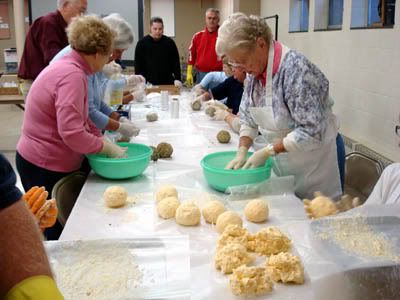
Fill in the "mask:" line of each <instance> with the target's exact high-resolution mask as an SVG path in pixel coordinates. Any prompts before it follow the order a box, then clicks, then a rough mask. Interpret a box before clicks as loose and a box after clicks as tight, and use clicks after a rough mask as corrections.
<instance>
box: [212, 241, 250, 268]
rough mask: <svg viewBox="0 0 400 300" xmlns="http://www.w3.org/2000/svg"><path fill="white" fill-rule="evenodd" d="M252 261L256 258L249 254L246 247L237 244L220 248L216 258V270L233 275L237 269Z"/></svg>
mask: <svg viewBox="0 0 400 300" xmlns="http://www.w3.org/2000/svg"><path fill="white" fill-rule="evenodd" d="M252 261H254V257H253V256H252V255H251V254H250V253H248V252H247V249H246V247H245V246H243V245H241V244H235V243H233V244H227V245H225V246H224V247H222V248H220V249H219V250H217V253H216V255H215V257H214V262H215V268H216V269H217V270H221V271H222V273H224V274H231V273H232V271H233V270H234V269H236V268H237V267H239V266H241V265H247V264H249V263H251V262H252Z"/></svg>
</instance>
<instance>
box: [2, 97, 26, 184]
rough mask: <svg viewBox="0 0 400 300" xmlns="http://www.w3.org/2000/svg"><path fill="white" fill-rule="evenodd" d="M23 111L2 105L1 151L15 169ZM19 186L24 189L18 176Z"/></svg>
mask: <svg viewBox="0 0 400 300" xmlns="http://www.w3.org/2000/svg"><path fill="white" fill-rule="evenodd" d="M23 115H24V114H23V111H22V110H20V109H19V108H17V107H16V106H11V105H10V106H9V105H2V107H1V110H0V152H1V153H2V154H3V155H4V156H5V157H6V158H7V159H8V160H9V161H10V163H11V165H12V166H13V167H14V170H15V171H16V169H15V148H16V145H17V142H18V139H19V136H20V132H21V126H22V119H23ZM17 186H18V187H19V188H20V189H21V190H23V189H22V185H21V182H20V180H19V177H18V182H17Z"/></svg>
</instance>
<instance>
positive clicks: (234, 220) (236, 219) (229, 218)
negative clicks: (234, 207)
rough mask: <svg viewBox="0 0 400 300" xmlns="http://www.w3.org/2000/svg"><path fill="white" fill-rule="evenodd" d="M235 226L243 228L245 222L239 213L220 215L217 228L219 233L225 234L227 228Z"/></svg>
mask: <svg viewBox="0 0 400 300" xmlns="http://www.w3.org/2000/svg"><path fill="white" fill-rule="evenodd" d="M229 224H234V225H238V226H240V227H242V225H243V221H242V218H241V217H240V216H239V214H238V213H235V212H234V211H226V212H223V213H222V214H220V215H219V216H218V218H217V224H216V228H217V231H218V232H219V233H223V232H224V229H225V227H226V226H228V225H229Z"/></svg>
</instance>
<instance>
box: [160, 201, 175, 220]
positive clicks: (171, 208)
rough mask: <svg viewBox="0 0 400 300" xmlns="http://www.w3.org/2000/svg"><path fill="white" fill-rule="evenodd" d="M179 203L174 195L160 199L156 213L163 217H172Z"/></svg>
mask: <svg viewBox="0 0 400 300" xmlns="http://www.w3.org/2000/svg"><path fill="white" fill-rule="evenodd" d="M179 204H180V202H179V200H178V199H177V198H176V197H167V198H164V199H162V200H161V201H160V202H159V203H158V204H157V212H158V215H159V216H160V217H161V218H163V219H170V218H174V217H175V212H176V209H177V208H178V206H179Z"/></svg>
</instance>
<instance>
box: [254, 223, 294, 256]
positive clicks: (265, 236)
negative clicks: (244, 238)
mask: <svg viewBox="0 0 400 300" xmlns="http://www.w3.org/2000/svg"><path fill="white" fill-rule="evenodd" d="M290 245H291V242H290V239H289V238H288V237H287V236H286V235H285V234H283V233H282V232H281V231H280V230H279V229H278V228H276V227H273V226H270V227H266V228H263V229H261V230H260V231H259V232H257V233H256V234H254V235H250V236H249V241H248V243H247V247H248V249H249V250H250V251H254V252H256V253H258V254H261V255H271V254H278V253H279V252H287V251H288V250H289V248H290Z"/></svg>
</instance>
